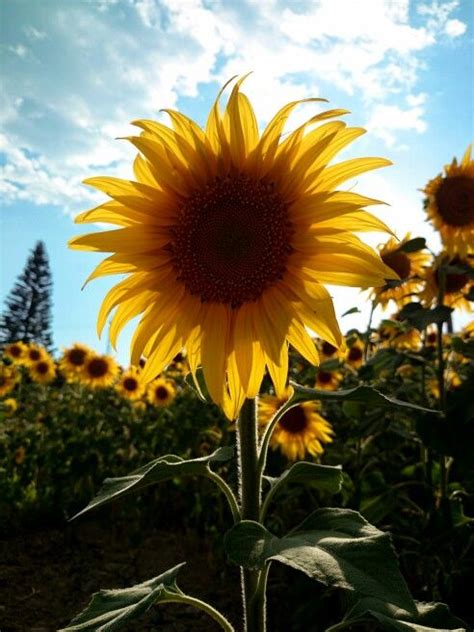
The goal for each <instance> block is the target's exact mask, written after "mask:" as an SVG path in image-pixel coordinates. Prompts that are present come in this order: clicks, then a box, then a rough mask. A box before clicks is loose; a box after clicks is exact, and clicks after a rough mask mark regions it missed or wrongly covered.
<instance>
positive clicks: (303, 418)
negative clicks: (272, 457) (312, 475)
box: [258, 390, 334, 461]
mask: <svg viewBox="0 0 474 632" xmlns="http://www.w3.org/2000/svg"><path fill="white" fill-rule="evenodd" d="M288 397H289V391H288V390H287V391H286V397H284V398H279V397H276V396H274V395H263V396H262V397H261V398H260V399H259V400H258V408H259V422H260V423H261V424H262V425H266V424H267V423H268V422H269V421H270V419H271V418H272V417H273V415H274V414H275V413H276V411H277V410H278V409H279V408H281V406H283V404H284V403H285V402H286V401H287V399H288ZM319 410H320V404H319V402H303V403H302V404H298V405H297V406H295V407H294V408H290V410H288V411H287V412H286V413H285V414H284V415H283V417H282V418H281V419H280V421H279V422H278V423H277V425H276V426H275V429H274V431H273V434H272V436H271V439H270V446H271V447H272V448H273V449H274V450H276V449H278V448H279V449H280V450H281V451H282V452H283V454H284V455H285V456H286V457H287V458H288V459H289V460H290V461H296V460H297V459H304V457H305V456H306V454H307V453H309V454H311V455H312V456H318V455H320V454H322V453H323V451H324V447H323V444H324V443H330V442H331V441H332V437H333V435H334V431H333V429H332V426H331V424H330V423H329V422H328V421H326V419H324V417H322V416H321V415H320V414H319V412H318V411H319Z"/></svg>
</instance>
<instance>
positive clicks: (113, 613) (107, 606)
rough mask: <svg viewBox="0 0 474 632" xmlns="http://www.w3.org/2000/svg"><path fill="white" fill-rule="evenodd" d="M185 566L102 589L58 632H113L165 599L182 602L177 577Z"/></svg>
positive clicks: (179, 565) (180, 565)
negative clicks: (137, 581) (130, 583)
mask: <svg viewBox="0 0 474 632" xmlns="http://www.w3.org/2000/svg"><path fill="white" fill-rule="evenodd" d="M182 566H184V563H183V564H178V566H175V567H174V568H171V569H169V570H168V571H165V572H164V573H162V574H161V575H158V577H154V578H153V579H149V580H148V581H146V582H143V583H142V584H137V585H136V586H131V587H130V588H120V589H116V590H100V591H99V592H98V593H94V595H93V596H92V599H91V601H90V603H89V605H88V606H87V608H86V609H85V610H83V611H82V612H81V613H80V614H79V615H78V616H77V617H74V619H73V620H72V621H71V623H70V624H69V625H68V626H67V627H66V628H62V630H59V632H111V631H112V630H118V629H119V628H121V627H122V626H123V625H124V624H125V623H127V622H128V621H130V619H135V618H136V617H137V616H139V615H141V614H143V613H144V612H146V611H147V610H148V609H149V608H150V607H151V606H152V605H153V604H155V603H158V602H159V601H162V600H165V599H166V600H168V601H169V600H170V598H172V599H173V600H176V601H177V600H179V596H180V594H182V593H181V591H180V590H179V588H178V587H177V585H176V576H177V575H178V572H179V571H180V569H181V567H182Z"/></svg>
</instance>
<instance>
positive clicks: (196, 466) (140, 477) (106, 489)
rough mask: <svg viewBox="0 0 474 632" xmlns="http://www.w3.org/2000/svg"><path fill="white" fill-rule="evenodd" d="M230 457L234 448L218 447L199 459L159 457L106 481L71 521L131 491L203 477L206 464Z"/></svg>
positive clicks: (206, 469) (207, 468) (207, 469)
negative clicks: (178, 479)
mask: <svg viewBox="0 0 474 632" xmlns="http://www.w3.org/2000/svg"><path fill="white" fill-rule="evenodd" d="M233 454H234V450H233V448H231V447H224V448H218V449H217V450H216V451H215V452H213V453H212V454H209V455H208V456H203V457H201V458H198V459H188V460H184V459H182V458H181V457H179V456H176V455H174V454H167V455H165V456H160V457H159V458H158V459H155V460H154V461H151V462H150V463H147V464H146V465H143V466H142V467H140V468H138V469H137V470H135V471H134V472H132V473H131V474H129V475H128V476H120V477H118V478H106V479H105V481H104V482H103V484H102V488H101V489H100V491H99V493H98V494H97V496H96V497H95V498H94V499H93V500H91V502H90V503H89V504H88V505H87V507H85V508H84V509H82V511H80V512H79V513H77V514H76V515H75V516H73V518H71V520H74V519H75V518H77V517H78V516H81V515H82V514H84V513H86V512H87V511H90V510H91V509H95V508H96V507H100V506H101V505H105V504H106V503H109V502H111V501H112V500H116V499H117V498H121V497H122V496H125V495H127V494H131V493H132V492H140V491H141V490H142V489H144V488H145V487H148V486H149V485H154V484H155V483H161V482H162V481H166V480H169V479H171V478H175V477H177V476H206V475H207V474H208V473H209V472H210V469H209V465H210V464H211V463H222V462H224V461H228V460H229V459H231V458H232V456H233Z"/></svg>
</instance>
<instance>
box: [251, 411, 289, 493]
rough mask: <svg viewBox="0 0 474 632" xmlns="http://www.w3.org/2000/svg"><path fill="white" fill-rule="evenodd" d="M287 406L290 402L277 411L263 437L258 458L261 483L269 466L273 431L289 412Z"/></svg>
mask: <svg viewBox="0 0 474 632" xmlns="http://www.w3.org/2000/svg"><path fill="white" fill-rule="evenodd" d="M287 404H288V402H287V403H286V404H285V405H284V406H282V407H281V408H280V410H278V411H277V413H276V414H275V415H274V417H273V419H272V420H271V421H270V423H269V424H268V425H267V427H266V428H265V433H264V435H263V438H262V443H261V445H260V454H259V457H258V476H259V480H260V482H261V481H262V476H263V473H264V471H265V466H266V464H267V454H268V446H269V445H270V439H271V437H272V434H273V430H274V428H275V426H276V425H277V423H278V422H279V421H280V419H281V418H282V417H283V415H284V414H285V413H286V411H287V410H288V406H287Z"/></svg>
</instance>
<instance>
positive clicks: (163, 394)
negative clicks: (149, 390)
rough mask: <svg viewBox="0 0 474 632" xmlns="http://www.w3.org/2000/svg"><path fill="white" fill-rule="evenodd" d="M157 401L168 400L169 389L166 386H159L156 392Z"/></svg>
mask: <svg viewBox="0 0 474 632" xmlns="http://www.w3.org/2000/svg"><path fill="white" fill-rule="evenodd" d="M155 395H156V399H166V398H167V397H168V389H167V388H166V387H165V386H158V387H157V388H156V390H155Z"/></svg>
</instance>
